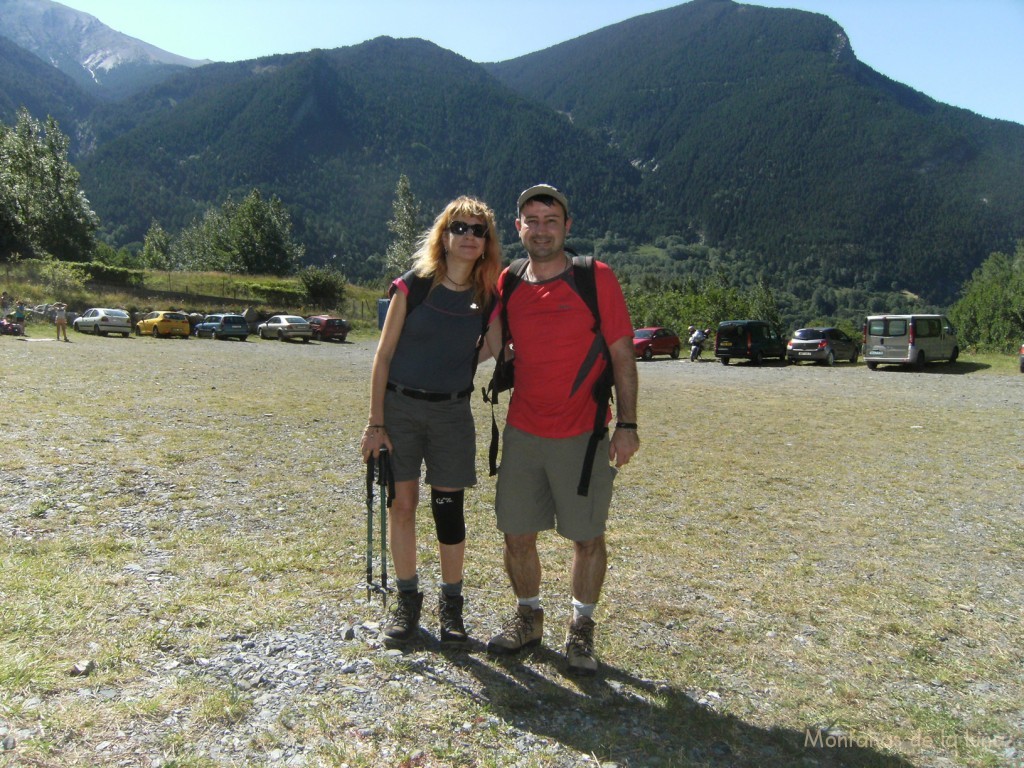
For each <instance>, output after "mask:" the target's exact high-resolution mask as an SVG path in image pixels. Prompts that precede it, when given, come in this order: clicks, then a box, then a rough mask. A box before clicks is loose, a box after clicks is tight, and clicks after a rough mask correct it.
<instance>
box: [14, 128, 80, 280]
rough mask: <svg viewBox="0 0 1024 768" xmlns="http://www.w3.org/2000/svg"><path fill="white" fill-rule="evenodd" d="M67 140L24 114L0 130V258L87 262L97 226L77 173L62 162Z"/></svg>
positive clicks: (52, 129) (57, 130)
mask: <svg viewBox="0 0 1024 768" xmlns="http://www.w3.org/2000/svg"><path fill="white" fill-rule="evenodd" d="M68 144H69V142H68V138H67V136H65V135H64V134H63V133H61V131H60V128H59V126H58V125H57V121H56V120H54V119H53V118H52V117H50V118H47V120H46V123H45V126H44V125H43V124H41V123H40V122H39V121H38V120H36V119H34V118H33V117H32V116H31V115H30V114H29V112H28V110H26V109H24V108H22V109H20V110H19V111H18V119H17V122H16V124H15V125H14V127H13V128H8V127H7V126H4V125H0V258H3V259H4V260H5V261H6V260H10V259H11V258H12V257H13V256H14V255H15V254H21V255H22V256H36V257H42V256H43V255H44V254H47V253H50V254H53V255H55V256H57V257H58V258H61V259H66V260H71V261H88V260H89V259H90V258H91V257H92V253H93V251H94V249H95V247H96V240H95V232H96V228H97V226H98V224H99V220H98V219H97V217H96V214H95V213H93V211H92V210H91V208H90V206H89V201H88V200H87V199H86V197H85V194H84V193H83V192H82V191H81V190H80V189H79V186H78V183H79V175H78V171H77V170H76V169H75V168H74V166H72V165H71V163H69V162H68Z"/></svg>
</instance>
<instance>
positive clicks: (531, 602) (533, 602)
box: [519, 595, 540, 611]
mask: <svg viewBox="0 0 1024 768" xmlns="http://www.w3.org/2000/svg"><path fill="white" fill-rule="evenodd" d="M519 604H520V605H528V606H530V607H531V608H532V609H533V610H535V611H536V610H537V609H538V608H540V595H537V596H536V597H520V598H519Z"/></svg>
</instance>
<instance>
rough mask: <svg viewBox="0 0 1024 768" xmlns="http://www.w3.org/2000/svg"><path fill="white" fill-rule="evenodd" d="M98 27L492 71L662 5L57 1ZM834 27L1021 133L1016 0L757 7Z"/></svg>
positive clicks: (795, 1) (1023, 1)
mask: <svg viewBox="0 0 1024 768" xmlns="http://www.w3.org/2000/svg"><path fill="white" fill-rule="evenodd" d="M63 4H64V5H67V6H69V7H71V8H75V9H76V10H80V11H85V12H86V13H90V14H92V15H93V16H95V17H97V18H98V19H99V20H100V21H102V22H103V23H104V24H106V25H107V26H109V27H112V28H114V29H116V30H117V31H119V32H123V33H124V34H127V35H131V36H132V37H135V38H138V39H140V40H143V41H145V42H147V43H151V44H153V45H155V46H157V47H159V48H163V49H164V50H166V51H169V52H171V53H176V54H179V55H181V56H187V57H189V58H193V59H213V60H215V61H239V60H243V59H252V58H256V57H258V56H264V55H267V54H272V53H293V52H296V51H308V50H310V49H312V48H339V47H342V46H347V45H355V44H358V43H361V42H364V41H365V40H370V39H372V38H374V37H379V36H380V35H389V36H391V37H421V38H424V39H427V40H430V41H432V42H434V43H436V44H437V45H440V46H441V47H443V48H447V49H449V50H451V51H455V52H456V53H459V54H461V55H463V56H465V57H466V58H468V59H471V60H472V61H479V62H486V61H504V60H506V59H511V58H515V57H516V56H521V55H523V54H526V53H532V52H534V51H539V50H541V49H543V48H547V47H549V46H552V45H555V44H557V43H560V42H564V41H566V40H570V39H572V38H574V37H578V36H580V35H583V34H586V33H587V32H593V31H594V30H595V29H600V28H601V27H605V26H608V25H609V24H614V23H616V22H619V21H623V20H624V19H627V18H631V17H633V16H639V15H641V14H644V13H649V12H651V11H656V10H661V9H663V8H670V7H672V6H675V5H679V4H680V3H679V2H675V1H672V0H669V1H667V2H666V1H665V0H662V1H660V2H659V1H658V0H626V1H625V2H624V1H623V0H561V1H560V2H559V1H558V0H556V1H555V2H551V0H544V1H543V2H542V1H541V0H516V2H509V1H508V0H485V1H484V2H479V3H473V4H467V3H464V2H451V1H450V0H375V1H374V2H366V1H365V0H362V1H360V2H355V1H354V0H175V2H149V1H148V0H137V1H136V2H126V1H125V0H66V1H65V2H64V3H63ZM750 4H751V5H763V6H773V7H785V8H799V9H802V10H807V11H814V12H816V13H822V14H825V15H827V16H830V17H831V18H833V19H835V20H836V21H837V22H838V23H839V24H840V25H841V26H842V27H843V28H844V29H845V30H846V33H847V35H848V36H849V37H850V41H851V43H852V45H853V50H854V52H855V53H856V54H857V58H859V59H860V60H861V61H863V62H864V63H865V64H867V65H868V66H870V67H872V68H873V69H875V70H877V71H879V72H881V73H882V74H884V75H886V76H888V77H890V78H892V79H893V80H897V81H899V82H901V83H904V84H906V85H909V86H910V87H912V88H914V89H916V90H918V91H921V92H923V93H925V94H927V95H928V96H931V97H932V98H934V99H937V100H939V101H941V102H944V103H946V104H952V105H954V106H958V107H964V108H965V109H969V110H971V111H973V112H977V113H978V114H980V115H984V116H985V117H994V118H999V119H1003V120H1012V121H1014V122H1017V123H1021V124H1022V125H1024V0H758V1H757V2H754V3H750Z"/></svg>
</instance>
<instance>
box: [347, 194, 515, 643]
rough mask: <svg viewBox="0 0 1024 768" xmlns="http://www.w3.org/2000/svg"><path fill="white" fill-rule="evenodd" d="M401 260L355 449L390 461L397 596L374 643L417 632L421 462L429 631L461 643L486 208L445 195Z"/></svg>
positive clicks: (485, 278) (488, 307)
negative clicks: (432, 569) (435, 578)
mask: <svg viewBox="0 0 1024 768" xmlns="http://www.w3.org/2000/svg"><path fill="white" fill-rule="evenodd" d="M413 263H414V266H413V269H412V270H411V271H410V272H407V273H406V274H405V275H403V276H402V277H400V278H399V279H397V280H395V281H394V283H393V284H392V286H391V289H390V296H391V304H390V306H389V307H388V312H387V316H386V317H385V319H384V327H383V329H382V330H381V335H380V341H379V343H378V345H377V353H376V355H375V356H374V359H373V372H372V374H371V379H370V387H371V390H370V418H369V423H368V424H367V426H366V430H365V431H364V432H363V437H362V441H361V445H360V448H361V451H362V454H363V458H364V459H366V460H369V459H370V457H376V456H377V455H378V453H379V452H380V449H381V448H382V447H384V448H387V450H388V452H389V454H390V456H391V459H392V462H393V465H394V466H393V470H394V479H395V496H394V501H393V502H392V505H391V508H390V509H389V510H388V520H389V527H390V531H389V533H390V537H389V541H390V545H391V559H392V560H393V562H394V568H395V576H396V579H397V582H398V599H397V600H396V601H395V603H394V605H393V607H392V612H391V614H390V616H389V617H388V619H387V620H386V621H385V624H384V627H383V631H384V636H385V639H386V641H388V642H391V643H398V644H401V643H406V642H408V641H409V640H410V639H412V637H413V636H414V635H415V634H416V633H417V632H418V630H419V620H420V612H421V610H422V606H423V593H422V592H421V591H420V589H419V574H418V572H417V569H416V507H417V505H418V504H419V478H420V467H421V465H422V464H424V463H425V464H426V477H425V481H426V483H427V484H428V485H430V506H431V511H432V512H433V515H434V525H435V529H436V532H437V539H438V548H439V554H440V561H441V594H440V597H439V601H438V614H439V619H440V639H441V643H442V644H443V645H451V644H462V643H465V642H466V641H467V639H468V637H467V634H466V629H465V626H464V624H463V620H462V609H463V597H462V566H463V560H464V557H465V549H466V524H465V515H464V497H465V488H467V487H469V486H472V485H475V484H476V468H475V465H476V431H475V427H474V423H473V415H472V413H471V411H470V403H469V395H470V394H471V393H472V391H473V374H474V372H475V370H476V360H477V357H478V354H479V352H480V338H481V335H482V331H483V329H484V327H485V322H486V321H489V320H490V319H491V316H492V315H493V312H494V310H493V306H494V300H493V298H494V291H495V284H496V283H497V279H498V273H499V272H500V271H501V244H500V243H499V242H498V238H497V231H496V229H495V224H494V212H493V211H492V210H491V209H490V208H489V207H488V206H487V205H486V204H485V203H483V202H481V201H480V200H476V199H474V198H471V197H459V198H458V199H456V200H453V201H452V202H450V203H449V204H448V205H447V206H446V207H445V209H444V210H443V211H442V212H441V213H440V214H439V215H438V217H437V218H436V219H435V220H434V223H433V225H432V226H431V227H430V229H429V230H428V231H427V232H426V233H425V234H424V236H423V238H422V239H421V241H420V246H419V249H418V250H417V251H416V254H415V256H414V262H413ZM423 289H426V290H423Z"/></svg>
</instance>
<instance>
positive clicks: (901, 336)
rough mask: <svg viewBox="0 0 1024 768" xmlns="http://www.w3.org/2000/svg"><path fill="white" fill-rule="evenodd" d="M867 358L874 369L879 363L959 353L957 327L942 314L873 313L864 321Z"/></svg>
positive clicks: (918, 363) (952, 357)
mask: <svg viewBox="0 0 1024 768" xmlns="http://www.w3.org/2000/svg"><path fill="white" fill-rule="evenodd" d="M863 355H864V362H866V363H867V365H868V368H870V369H871V370H872V371H873V370H875V368H876V367H877V366H878V364H879V363H893V364H898V365H913V366H914V367H915V368H917V369H918V370H921V369H922V368H924V366H925V363H932V362H935V361H936V360H948V361H949V362H951V363H955V362H956V359H957V357H959V355H960V347H958V346H957V341H956V329H954V328H953V324H952V323H950V322H949V319H948V318H946V317H944V316H943V315H871V316H869V317H868V318H867V319H866V320H865V321H864V349H863Z"/></svg>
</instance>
